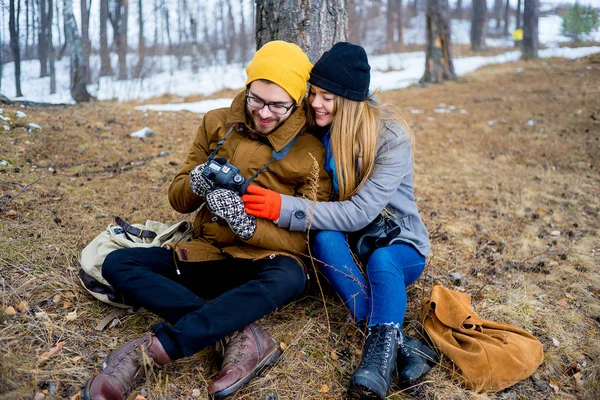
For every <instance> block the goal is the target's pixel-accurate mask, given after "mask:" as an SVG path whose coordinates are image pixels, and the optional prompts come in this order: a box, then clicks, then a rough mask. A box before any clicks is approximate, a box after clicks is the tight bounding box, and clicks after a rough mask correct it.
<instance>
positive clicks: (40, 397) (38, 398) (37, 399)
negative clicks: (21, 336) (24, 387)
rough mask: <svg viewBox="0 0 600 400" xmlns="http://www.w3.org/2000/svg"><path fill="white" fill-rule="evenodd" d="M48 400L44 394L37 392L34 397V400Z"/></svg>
mask: <svg viewBox="0 0 600 400" xmlns="http://www.w3.org/2000/svg"><path fill="white" fill-rule="evenodd" d="M45 398H46V395H45V394H44V393H42V392H37V393H36V394H35V396H34V397H33V400H43V399H45Z"/></svg>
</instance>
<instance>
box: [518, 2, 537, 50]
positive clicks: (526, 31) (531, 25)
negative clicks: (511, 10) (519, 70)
mask: <svg viewBox="0 0 600 400" xmlns="http://www.w3.org/2000/svg"><path fill="white" fill-rule="evenodd" d="M538 18H539V6H538V0H525V7H524V9H523V50H522V51H523V55H522V56H523V58H524V59H530V58H537V57H538V49H539V47H540V44H539V38H538Z"/></svg>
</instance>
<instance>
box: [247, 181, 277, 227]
mask: <svg viewBox="0 0 600 400" xmlns="http://www.w3.org/2000/svg"><path fill="white" fill-rule="evenodd" d="M246 193H247V194H245V195H243V196H242V200H244V208H245V209H246V212H247V213H248V214H250V215H254V216H255V217H258V218H265V219H269V220H271V221H275V220H277V219H278V218H279V214H280V213H281V195H280V194H279V193H277V192H274V191H272V190H269V189H264V188H261V187H260V186H255V185H250V186H248V189H247V191H246Z"/></svg>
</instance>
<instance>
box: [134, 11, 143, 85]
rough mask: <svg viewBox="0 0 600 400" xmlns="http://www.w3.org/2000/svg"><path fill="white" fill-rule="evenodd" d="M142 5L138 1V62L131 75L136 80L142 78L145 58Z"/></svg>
mask: <svg viewBox="0 0 600 400" xmlns="http://www.w3.org/2000/svg"><path fill="white" fill-rule="evenodd" d="M143 3H144V2H143V0H138V60H137V64H136V65H135V71H134V73H133V75H134V76H135V77H136V78H139V77H141V76H142V69H144V58H145V56H146V42H145V40H144V12H143V11H144V10H143V8H142V4H143Z"/></svg>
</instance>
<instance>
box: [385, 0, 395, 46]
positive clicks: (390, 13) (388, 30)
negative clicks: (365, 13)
mask: <svg viewBox="0 0 600 400" xmlns="http://www.w3.org/2000/svg"><path fill="white" fill-rule="evenodd" d="M385 22H386V24H385V43H386V47H387V50H388V51H389V52H391V51H392V49H393V48H394V42H395V40H394V30H395V29H394V28H395V27H396V1H395V0H387V12H386V13H385Z"/></svg>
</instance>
